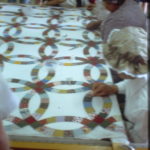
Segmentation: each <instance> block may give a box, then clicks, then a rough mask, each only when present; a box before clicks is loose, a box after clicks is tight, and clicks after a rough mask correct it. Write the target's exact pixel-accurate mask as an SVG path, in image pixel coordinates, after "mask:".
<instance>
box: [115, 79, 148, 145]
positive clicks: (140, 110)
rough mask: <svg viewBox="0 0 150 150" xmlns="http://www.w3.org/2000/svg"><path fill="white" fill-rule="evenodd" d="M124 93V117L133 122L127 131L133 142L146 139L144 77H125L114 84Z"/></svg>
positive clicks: (146, 113) (145, 90)
mask: <svg viewBox="0 0 150 150" xmlns="http://www.w3.org/2000/svg"><path fill="white" fill-rule="evenodd" d="M116 85H117V86H118V89H119V93H122V94H125V98H126V100H125V111H124V114H125V116H126V118H127V119H128V120H129V121H130V122H132V123H133V124H134V126H133V128H132V129H131V130H130V131H129V133H130V134H131V138H132V139H133V141H134V142H138V143H139V142H140V143H141V142H142V143H143V142H147V140H148V91H147V89H148V83H147V79H146V78H137V79H133V80H131V79H126V80H124V81H121V82H119V83H117V84H116Z"/></svg>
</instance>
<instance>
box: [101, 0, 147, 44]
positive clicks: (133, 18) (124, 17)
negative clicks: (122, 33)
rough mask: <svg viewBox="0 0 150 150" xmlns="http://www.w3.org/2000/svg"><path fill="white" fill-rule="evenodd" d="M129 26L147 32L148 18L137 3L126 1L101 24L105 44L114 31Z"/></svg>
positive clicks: (131, 0) (130, 0)
mask: <svg viewBox="0 0 150 150" xmlns="http://www.w3.org/2000/svg"><path fill="white" fill-rule="evenodd" d="M127 26H135V27H141V28H143V29H145V30H146V16H145V14H144V12H143V11H142V9H141V8H140V6H139V5H138V3H137V2H135V1H134V0H126V1H125V2H124V3H123V4H122V6H120V8H119V9H118V10H116V11H115V12H113V13H111V14H109V15H108V16H107V17H106V19H105V20H104V21H103V22H102V24H101V34H102V39H103V41H104V42H106V41H107V38H108V35H109V33H110V32H111V31H112V30H113V29H122V28H124V27H127Z"/></svg>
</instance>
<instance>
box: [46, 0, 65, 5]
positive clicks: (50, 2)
mask: <svg viewBox="0 0 150 150" xmlns="http://www.w3.org/2000/svg"><path fill="white" fill-rule="evenodd" d="M64 1H65V0H53V1H48V2H47V5H57V4H60V3H63V2H64Z"/></svg>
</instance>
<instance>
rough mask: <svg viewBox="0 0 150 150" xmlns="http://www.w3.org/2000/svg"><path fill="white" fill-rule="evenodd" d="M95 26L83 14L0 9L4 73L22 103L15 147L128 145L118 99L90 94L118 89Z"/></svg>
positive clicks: (14, 126) (14, 119)
mask: <svg viewBox="0 0 150 150" xmlns="http://www.w3.org/2000/svg"><path fill="white" fill-rule="evenodd" d="M91 20H95V18H93V17H91V14H90V12H89V11H87V10H86V9H83V8H81V9H71V8H70V9H69V8H59V7H39V6H29V5H15V4H7V3H0V69H1V70H2V74H3V76H4V77H5V78H6V79H7V81H8V83H9V86H10V87H11V88H12V90H13V92H14V93H15V95H16V97H17V98H18V101H19V108H18V109H16V110H15V111H14V112H13V113H12V114H11V115H10V116H9V117H8V118H7V119H6V120H5V121H4V125H5V129H6V131H7V133H8V135H9V136H10V139H11V141H12V146H13V147H16V148H17V147H18V148H20V147H22V148H31V149H34V148H37V147H41V146H42V145H43V149H45V148H44V147H45V145H46V144H51V146H49V147H51V148H52V149H67V147H65V148H64V145H65V146H66V144H81V145H95V146H101V148H102V147H103V148H104V147H105V146H107V148H108V149H110V147H108V146H110V145H115V146H116V144H122V143H123V144H127V143H128V140H127V137H126V132H125V129H124V125H123V121H122V118H121V113H120V110H119V106H118V103H117V100H116V97H115V95H112V96H110V97H103V98H102V97H92V96H91V94H90V91H91V87H92V84H93V83H94V82H105V83H110V84H111V83H112V79H111V74H110V70H109V68H108V66H107V65H106V64H105V60H104V58H103V54H102V40H101V35H100V32H99V31H98V30H96V31H88V30H86V24H87V23H89V22H90V21H91ZM38 142H40V143H41V145H38V146H36V144H33V143H37V144H38ZM23 143H24V144H23ZM27 143H28V144H27ZM29 143H32V144H29ZM55 143H57V144H55ZM61 144H63V146H62V145H61ZM58 145H59V146H58ZM55 146H56V147H55ZM115 146H114V147H115ZM47 148H48V147H47ZM78 149H80V148H79V147H78ZM86 149H88V148H87V147H86ZM89 149H90V148H89ZM95 149H96V148H95ZM104 149H105V148H104Z"/></svg>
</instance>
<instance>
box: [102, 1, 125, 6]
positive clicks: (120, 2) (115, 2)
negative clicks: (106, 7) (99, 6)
mask: <svg viewBox="0 0 150 150" xmlns="http://www.w3.org/2000/svg"><path fill="white" fill-rule="evenodd" d="M103 1H104V2H108V3H113V4H117V5H122V4H123V3H124V2H125V1H126V0H103Z"/></svg>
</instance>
